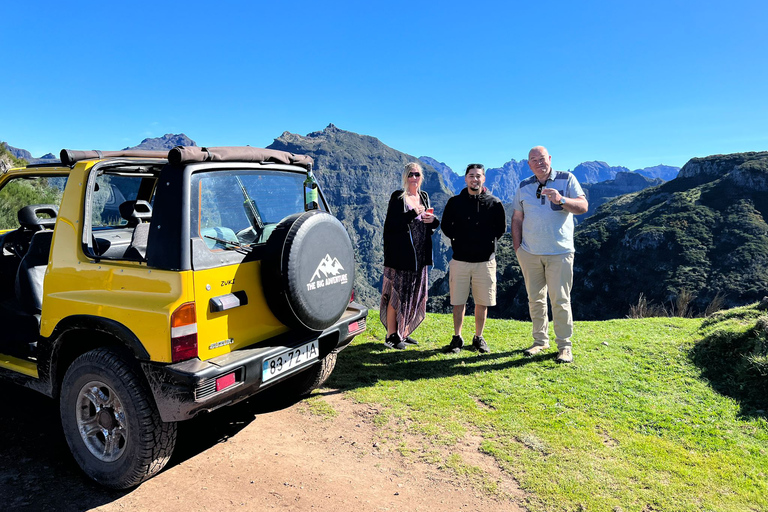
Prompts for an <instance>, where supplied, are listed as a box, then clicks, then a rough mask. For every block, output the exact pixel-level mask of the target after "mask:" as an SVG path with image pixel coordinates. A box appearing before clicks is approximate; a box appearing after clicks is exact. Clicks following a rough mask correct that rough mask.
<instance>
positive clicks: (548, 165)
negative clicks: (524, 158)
mask: <svg viewBox="0 0 768 512" xmlns="http://www.w3.org/2000/svg"><path fill="white" fill-rule="evenodd" d="M528 166H529V167H530V168H531V170H532V171H533V174H534V175H536V178H538V180H539V181H540V182H541V183H544V181H546V179H547V178H549V173H550V171H551V170H552V157H551V156H549V152H548V151H547V148H545V147H544V146H536V147H534V148H531V150H530V151H529V152H528Z"/></svg>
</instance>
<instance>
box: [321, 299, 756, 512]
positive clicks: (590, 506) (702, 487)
mask: <svg viewBox="0 0 768 512" xmlns="http://www.w3.org/2000/svg"><path fill="white" fill-rule="evenodd" d="M732 311H735V310H732ZM741 311H742V312H741V313H736V314H734V313H731V314H730V316H729V314H728V313H724V314H721V315H720V316H718V317H711V318H710V319H706V320H703V319H683V318H650V319H639V320H634V319H633V320H629V319H627V320H612V321H605V322H577V323H576V335H575V337H574V356H575V360H574V363H573V364H571V365H557V364H556V363H555V361H554V357H555V353H556V351H555V350H554V348H553V349H552V350H550V351H549V352H548V353H545V354H543V355H539V356H536V357H533V358H525V357H523V354H522V350H523V349H524V348H526V347H527V346H529V345H530V339H531V336H530V323H525V322H518V321H512V320H489V322H488V325H487V326H486V329H485V333H484V336H485V338H486V340H488V343H489V345H490V347H491V350H492V352H491V353H490V354H485V355H478V354H477V353H476V352H470V351H462V352H461V353H460V354H457V355H447V354H443V353H442V352H441V350H440V349H441V348H442V347H443V346H444V345H446V344H447V343H448V341H449V340H450V335H451V334H452V321H451V317H450V316H449V315H437V314H430V315H428V318H427V319H426V320H425V322H424V323H423V324H422V325H421V326H420V327H419V329H418V330H417V331H416V332H415V333H414V335H413V336H414V337H415V338H416V339H418V340H419V342H420V344H419V346H418V347H412V348H409V349H408V350H406V351H402V352H401V351H393V350H387V349H385V347H384V345H383V343H382V340H383V338H384V334H385V332H384V330H383V328H382V326H381V324H380V322H379V321H378V312H377V311H371V313H370V315H369V330H368V331H367V332H366V333H365V334H364V335H361V336H358V338H356V340H355V341H354V342H353V344H352V346H350V347H348V348H347V349H345V350H344V352H342V354H341V355H340V357H339V359H338V363H337V367H336V370H335V371H334V373H333V375H332V377H331V380H330V382H329V383H328V384H329V385H330V386H333V387H338V388H341V389H343V390H344V391H345V392H346V393H347V394H348V395H349V396H351V397H352V398H354V399H355V400H358V401H360V402H366V403H374V404H379V405H380V406H381V407H380V410H381V411H382V412H381V415H380V418H379V419H378V421H377V422H376V424H377V425H379V427H380V428H381V429H382V431H385V432H386V435H387V436H388V437H387V443H389V444H390V445H391V446H395V447H397V446H399V448H397V449H398V450H399V451H400V452H401V453H403V454H404V455H406V456H411V457H421V458H422V460H424V461H426V462H429V463H433V464H437V465H440V466H442V467H445V468H449V469H451V470H453V471H455V472H456V473H457V474H458V475H460V476H461V477H464V476H467V475H469V478H470V480H472V481H473V483H474V484H475V485H477V486H478V487H481V488H483V489H485V491H486V492H490V493H493V492H495V491H494V489H495V487H494V482H491V481H489V480H488V478H485V479H483V478H482V475H480V478H477V477H478V475H477V474H476V473H477V468H476V467H473V465H472V464H471V462H467V461H463V460H461V456H460V455H458V454H457V453H456V452H455V451H452V448H453V447H455V446H456V445H457V443H459V442H460V441H461V440H462V439H464V438H465V437H468V436H480V437H481V438H482V441H481V442H480V450H481V451H483V452H484V453H486V454H488V455H490V456H492V457H493V458H494V459H495V460H496V461H497V463H498V465H499V466H500V467H501V468H502V469H503V470H504V471H506V472H507V473H508V474H509V475H510V476H511V477H513V478H514V479H516V480H517V481H518V483H519V484H520V486H521V488H522V489H523V490H524V491H526V493H527V496H528V499H527V501H526V503H524V505H525V506H526V507H527V508H528V509H530V510H532V511H539V510H541V511H551V510H564V511H569V510H574V511H575V510H608V511H611V510H614V508H615V507H620V509H621V510H622V511H630V510H636V511H652V510H653V511H660V510H664V511H694V510H695V511H704V510H711V511H718V512H720V511H736V510H745V511H757V510H768V483H767V482H768V477H767V476H766V473H768V422H766V414H765V410H764V409H759V408H758V407H761V406H762V405H761V402H760V397H759V396H758V397H755V396H751V395H749V393H743V392H742V393H740V392H739V389H738V384H741V385H744V383H745V382H749V381H743V380H742V381H740V382H736V381H735V380H734V378H731V377H728V376H727V375H725V376H724V377H723V381H721V380H718V379H720V377H721V376H723V375H724V373H723V371H722V370H721V369H719V368H718V367H716V366H712V364H711V363H712V361H713V360H716V358H714V357H712V356H713V354H714V353H716V352H717V348H716V347H717V344H718V340H721V339H726V340H730V341H732V340H733V339H737V340H738V339H742V340H743V338H744V336H745V334H744V333H752V335H750V336H752V338H754V337H757V338H759V337H760V336H761V334H760V333H761V332H764V331H761V327H760V325H762V324H760V322H761V318H762V319H763V320H762V321H763V322H764V324H765V318H764V317H763V316H762V312H756V311H757V310H756V309H755V308H754V307H751V308H742V310H741ZM765 325H768V324H765ZM472 329H473V318H472V317H468V318H467V322H465V330H464V338H465V340H471V336H472ZM728 333H732V334H728ZM752 338H750V339H752ZM702 340H703V343H704V344H707V346H708V347H709V348H708V349H707V350H706V351H703V352H702V350H701V349H700V348H697V347H699V345H698V343H699V342H702ZM732 345H733V343H731V344H730V345H728V346H729V347H731V348H729V350H730V351H731V352H733V348H732ZM758 345H759V344H758ZM749 346H750V347H752V349H753V350H752V353H751V354H747V355H742V356H738V355H733V354H732V355H733V357H736V358H737V359H738V358H739V357H741V359H740V360H743V359H744V358H746V359H749V358H750V357H751V358H752V360H758V363H755V364H756V365H757V366H756V367H757V368H758V369H759V368H760V364H759V363H760V361H759V359H760V357H761V356H760V354H759V353H757V352H759V350H758V351H757V352H756V351H755V350H754V346H755V344H754V343H752V344H751V345H749ZM702 353H704V354H705V355H706V357H703V356H702ZM763 357H764V354H763ZM697 364H698V365H697ZM707 365H709V366H707ZM730 366H733V365H730ZM753 366H755V365H753ZM726 373H727V372H726ZM705 374H706V377H705ZM751 378H752V379H753V380H752V382H753V383H754V382H758V383H759V382H760V381H759V379H760V378H762V379H766V377H765V376H762V377H760V375H759V372H758V373H756V374H755V375H753V376H752V377H751ZM723 382H726V384H727V383H731V384H733V382H736V384H734V385H733V386H731V387H728V386H727V385H724V384H723ZM734 386H735V387H734ZM748 387H751V386H748ZM717 389H719V390H720V391H718V390H717ZM742 391H743V389H742ZM763 396H764V395H763ZM406 429H407V431H408V433H410V434H413V433H416V434H417V436H416V437H414V436H404V435H403V432H405V431H406ZM406 439H407V440H408V441H407V442H409V443H417V444H419V443H420V444H421V446H407V447H403V446H402V445H403V443H405V442H406ZM414 439H415V441H414ZM616 510H618V509H616Z"/></svg>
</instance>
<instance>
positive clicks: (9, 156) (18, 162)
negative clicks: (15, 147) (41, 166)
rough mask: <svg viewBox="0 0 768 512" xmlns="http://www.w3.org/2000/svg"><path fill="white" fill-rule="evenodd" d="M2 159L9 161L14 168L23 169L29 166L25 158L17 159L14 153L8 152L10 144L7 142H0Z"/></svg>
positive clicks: (0, 157) (0, 158)
mask: <svg viewBox="0 0 768 512" xmlns="http://www.w3.org/2000/svg"><path fill="white" fill-rule="evenodd" d="M2 159H5V160H7V161H9V162H10V163H11V166H12V167H23V166H25V165H27V161H26V160H24V159H23V158H16V157H15V156H13V153H11V152H10V151H9V150H8V144H6V143H5V142H0V160H2Z"/></svg>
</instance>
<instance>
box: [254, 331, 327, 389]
mask: <svg viewBox="0 0 768 512" xmlns="http://www.w3.org/2000/svg"><path fill="white" fill-rule="evenodd" d="M318 355H319V352H318V350H317V340H315V341H311V342H309V343H307V344H306V345H301V346H300V347H296V348H292V349H290V350H286V351H285V352H283V353H282V354H279V355H277V356H275V357H270V358H269V359H267V360H265V361H264V365H263V366H262V370H261V381H262V382H267V381H268V380H271V379H274V378H275V377H278V376H280V375H285V374H286V373H290V372H292V371H293V370H296V369H297V368H299V367H300V366H305V365H306V364H307V363H309V362H310V361H317V359H318Z"/></svg>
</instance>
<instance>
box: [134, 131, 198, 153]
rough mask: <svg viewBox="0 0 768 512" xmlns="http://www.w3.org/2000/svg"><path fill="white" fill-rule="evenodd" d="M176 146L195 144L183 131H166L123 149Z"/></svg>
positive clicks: (168, 147) (161, 148) (160, 148)
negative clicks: (161, 134) (160, 135)
mask: <svg viewBox="0 0 768 512" xmlns="http://www.w3.org/2000/svg"><path fill="white" fill-rule="evenodd" d="M176 146H197V144H196V143H195V141H193V140H192V139H190V138H189V137H187V136H186V135H184V134H183V133H179V134H174V133H166V134H165V135H163V136H162V137H154V138H147V139H144V140H142V141H141V144H139V145H138V146H130V147H127V148H123V149H144V150H150V151H152V150H154V151H157V150H160V151H162V150H167V149H173V148H175V147H176Z"/></svg>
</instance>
